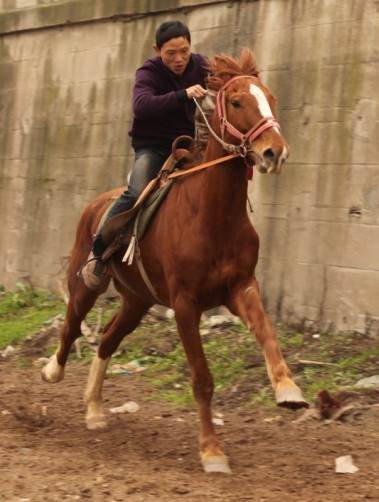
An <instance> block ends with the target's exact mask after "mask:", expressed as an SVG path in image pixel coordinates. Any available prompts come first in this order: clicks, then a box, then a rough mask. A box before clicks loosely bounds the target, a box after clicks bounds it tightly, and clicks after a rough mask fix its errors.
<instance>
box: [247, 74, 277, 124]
mask: <svg viewBox="0 0 379 502" xmlns="http://www.w3.org/2000/svg"><path fill="white" fill-rule="evenodd" d="M250 94H251V95H252V96H254V97H255V99H256V100H257V103H258V108H259V111H260V112H261V115H262V117H272V116H273V113H272V110H271V107H270V104H269V102H268V101H267V98H266V96H265V94H264V92H263V91H262V89H260V88H259V87H258V86H257V85H255V84H250ZM273 129H275V131H276V132H279V130H278V128H277V127H274V128H273Z"/></svg>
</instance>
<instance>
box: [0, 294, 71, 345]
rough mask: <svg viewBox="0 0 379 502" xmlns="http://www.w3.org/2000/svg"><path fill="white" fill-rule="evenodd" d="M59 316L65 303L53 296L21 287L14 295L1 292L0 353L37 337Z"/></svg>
mask: <svg viewBox="0 0 379 502" xmlns="http://www.w3.org/2000/svg"><path fill="white" fill-rule="evenodd" d="M60 313H61V314H63V313H64V303H63V300H60V299H59V298H57V297H56V296H54V295H48V294H46V293H45V292H43V291H39V290H37V289H30V288H28V287H27V286H25V285H24V284H17V285H16V291H9V292H5V291H4V290H2V291H0V323H1V330H0V350H1V349H4V348H5V347H6V346H7V345H14V344H17V343H19V342H21V341H22V340H24V339H25V338H26V337H28V336H32V335H34V334H36V333H38V332H39V331H40V330H41V328H42V327H43V326H44V325H48V324H49V322H51V318H52V317H54V316H56V315H58V314H60Z"/></svg>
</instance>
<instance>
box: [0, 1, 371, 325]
mask: <svg viewBox="0 0 379 502" xmlns="http://www.w3.org/2000/svg"><path fill="white" fill-rule="evenodd" d="M1 9H3V11H4V12H3V13H1ZM176 18H179V19H181V20H183V21H184V22H186V23H187V24H188V25H189V26H190V28H191V31H192V35H193V49H194V50H195V51H198V52H203V53H206V54H209V55H212V54H215V53H219V52H225V53H227V54H230V55H232V56H237V55H238V54H239V51H240V47H241V46H249V47H251V48H252V49H253V50H254V52H255V53H256V56H257V58H258V62H259V65H260V68H261V70H262V72H261V76H262V80H263V81H264V83H266V84H267V85H268V87H269V88H270V89H271V90H272V91H273V92H274V93H275V94H276V95H277V97H278V100H279V105H278V116H279V119H280V122H281V124H282V128H283V132H284V134H285V136H286V138H287V139H288V141H289V143H290V145H291V157H290V162H289V163H288V165H287V167H286V169H285V172H284V174H283V175H282V176H281V177H270V176H262V175H259V174H258V173H256V174H255V177H254V181H253V183H252V184H251V199H252V201H253V205H254V211H255V212H254V214H253V215H252V220H253V222H254V224H255V226H256V227H257V229H258V231H259V234H260V237H261V255H260V256H261V259H260V265H259V271H258V278H259V279H260V283H261V289H262V293H263V296H264V299H265V303H266V305H267V307H268V310H269V312H270V313H271V314H272V315H274V316H275V315H276V316H277V317H278V318H282V319H284V320H287V321H288V320H291V321H295V322H299V321H303V320H305V321H307V322H314V323H317V324H320V325H328V324H330V323H333V324H335V325H336V326H337V328H338V329H342V330H359V331H368V330H369V329H371V331H376V332H377V331H378V326H379V302H378V298H379V257H378V256H379V252H378V251H379V166H378V164H379V162H378V161H379V158H378V157H379V154H378V148H377V138H378V104H377V82H378V81H379V70H378V47H377V43H376V33H377V30H378V4H377V2H374V1H369V0H344V1H342V0H320V1H317V2H315V1H312V0H257V1H240V2H236V1H213V2H212V1H207V2H205V1H204V2H201V1H200V2H194V1H191V0H168V1H164V2H163V1H154V0H144V1H133V0H125V1H119V0H71V1H58V2H47V1H41V0H0V223H1V227H2V239H1V240H0V284H3V285H5V287H7V288H12V287H14V285H15V283H16V282H17V281H21V280H27V279H28V278H29V279H30V280H31V281H32V282H33V283H34V284H36V285H38V286H43V287H48V288H51V289H55V288H56V287H57V278H58V277H60V274H61V268H62V258H63V257H64V256H67V254H68V252H69V249H70V247H71V245H72V242H73V238H74V234H75V225H76V222H77V220H78V217H79V215H80V212H81V210H82V209H83V207H84V206H85V205H86V203H87V202H88V201H89V200H90V199H91V198H93V197H94V196H95V195H97V194H98V193H99V192H101V191H104V190H107V189H109V188H111V187H115V186H118V185H119V184H122V183H123V182H124V181H123V180H124V179H125V178H126V175H127V172H128V170H129V167H130V163H131V161H132V158H133V157H132V151H131V148H130V141H129V138H128V134H127V131H128V128H129V126H130V119H131V113H130V99H131V90H132V85H133V78H134V73H135V70H136V68H137V67H138V66H139V65H140V64H141V63H142V62H143V61H144V60H145V59H146V58H148V57H149V56H150V55H152V50H151V46H152V43H153V37H154V32H155V28H156V27H157V26H158V25H159V24H160V23H161V22H163V21H165V20H167V19H176Z"/></svg>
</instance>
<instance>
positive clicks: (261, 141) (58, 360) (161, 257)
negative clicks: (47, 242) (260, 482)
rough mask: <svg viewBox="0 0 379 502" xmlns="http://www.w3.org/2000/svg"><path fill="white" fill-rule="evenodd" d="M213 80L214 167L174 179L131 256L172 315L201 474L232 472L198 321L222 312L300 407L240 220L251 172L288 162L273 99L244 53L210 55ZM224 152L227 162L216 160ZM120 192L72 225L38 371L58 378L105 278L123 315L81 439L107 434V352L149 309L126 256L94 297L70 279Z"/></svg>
mask: <svg viewBox="0 0 379 502" xmlns="http://www.w3.org/2000/svg"><path fill="white" fill-rule="evenodd" d="M210 71H211V73H210V77H209V87H210V88H211V89H214V90H216V91H218V94H217V97H218V105H217V107H216V109H215V112H214V114H213V117H212V119H211V124H210V126H211V128H212V131H211V134H210V137H209V141H208V145H207V147H206V150H205V153H204V156H203V162H204V163H206V162H208V161H211V160H215V159H221V160H222V161H221V162H220V163H219V164H217V165H213V166H212V167H208V168H206V169H202V170H199V171H197V172H191V173H188V174H186V175H184V176H181V177H179V178H178V179H177V180H176V182H175V183H174V185H173V187H172V189H171V191H170V193H169V194H168V196H167V197H166V199H165V200H164V201H163V203H162V205H161V207H160V209H159V211H158V213H157V214H156V215H155V216H154V218H153V219H152V221H151V222H150V224H149V227H148V229H147V232H146V234H145V236H144V237H143V239H142V241H141V243H140V254H141V257H142V262H143V266H144V269H145V271H146V274H147V276H148V278H149V280H150V282H151V284H152V285H153V286H154V289H155V292H156V295H157V297H158V299H160V303H161V305H164V306H166V307H170V308H171V309H173V310H174V312H175V319H176V323H177V327H178V331H179V335H180V338H181V341H182V343H183V346H184V349H185V352H186V356H187V359H188V364H189V367H190V370H191V378H192V387H193V393H194V397H195V399H196V401H197V404H198V409H199V418H200V455H201V461H202V464H203V467H204V469H205V470H206V471H208V472H209V471H218V472H230V470H229V465H228V460H227V457H226V455H225V454H224V453H223V451H222V449H221V446H220V444H219V441H218V439H217V436H216V434H215V430H214V427H213V424H212V410H211V400H212V395H213V378H212V375H211V373H210V371H209V368H208V364H207V360H206V357H205V354H204V351H203V347H202V343H201V337H200V332H199V323H200V318H201V315H202V313H203V312H204V311H206V310H209V309H213V308H215V307H218V306H221V305H224V306H226V307H227V308H228V309H229V310H230V311H231V312H232V313H233V314H234V315H236V316H239V317H240V318H241V320H242V321H243V323H244V324H245V325H246V326H247V327H248V328H249V330H250V331H251V332H252V333H253V334H254V335H255V337H256V339H257V341H258V343H259V344H260V345H261V347H262V350H263V353H264V357H265V361H266V366H267V372H268V376H269V378H270V380H271V383H272V386H273V389H274V391H275V397H276V401H277V404H278V405H280V406H288V407H295V408H296V407H301V406H307V403H306V402H305V401H304V399H303V397H302V394H301V391H300V389H299V388H298V386H297V385H296V384H295V383H294V382H293V381H292V379H291V373H290V370H289V368H288V366H287V364H286V363H285V361H284V358H283V356H282V353H281V351H280V348H279V346H278V343H277V339H276V334H275V331H274V329H273V327H272V325H271V323H270V321H269V319H268V317H267V315H266V313H265V310H264V307H263V305H262V300H261V298H260V294H259V288H258V282H257V279H256V277H255V273H254V270H255V267H256V264H257V260H258V248H259V239H258V235H257V233H256V231H255V230H254V228H253V226H252V224H251V222H250V219H249V217H248V214H247V186H248V179H247V170H248V168H249V166H250V167H251V166H252V165H253V164H255V165H256V167H257V168H258V170H259V171H260V172H261V173H266V172H268V173H278V174H279V173H281V171H282V168H283V163H284V161H285V159H286V158H287V156H288V145H287V143H286V141H285V140H284V138H283V136H282V135H281V132H280V127H279V124H278V123H277V122H276V119H275V118H274V114H275V111H274V105H275V98H274V97H273V96H272V95H271V94H270V92H269V91H268V89H266V87H264V86H263V84H262V83H261V81H260V79H259V76H258V70H257V67H256V61H255V57H254V56H253V54H252V52H251V51H250V50H249V49H243V50H242V53H241V57H240V60H239V61H236V60H234V59H232V58H229V57H227V56H224V55H221V56H216V57H215V58H214V60H213V62H212V65H211V68H210ZM220 119H221V120H220ZM225 150H227V152H228V153H229V154H230V155H226V157H223V156H225V153H226V152H225ZM225 159H226V160H225ZM122 190H123V189H119V190H116V191H113V192H108V193H106V194H102V195H100V196H99V197H97V198H96V199H94V200H93V201H92V202H91V203H90V204H89V205H88V206H87V207H86V209H85V210H84V212H83V214H82V216H81V219H80V221H79V225H78V229H77V235H76V241H75V244H74V247H73V249H72V252H71V258H70V264H69V268H68V289H69V295H70V296H69V303H68V306H67V313H66V318H65V321H64V325H63V327H62V330H61V332H60V343H59V347H58V349H57V351H56V353H55V355H54V356H52V358H51V359H50V361H49V362H48V364H47V365H46V366H45V367H44V368H43V370H42V376H43V378H44V380H46V381H48V382H58V381H60V380H62V379H63V376H64V368H65V364H66V361H67V358H68V355H69V352H70V347H71V345H72V343H73V342H74V340H75V339H76V338H77V337H79V336H80V335H81V329H80V325H81V322H82V320H83V319H84V317H85V316H86V314H87V313H88V312H89V310H90V309H91V308H92V307H93V305H94V303H95V301H96V298H97V297H98V296H99V295H100V294H101V293H103V292H104V291H105V290H106V289H107V287H108V285H109V281H110V280H111V279H113V281H114V285H115V287H116V289H117V290H118V292H119V293H120V295H121V298H122V305H121V308H120V310H119V311H118V312H117V313H116V314H115V315H114V317H113V318H112V319H111V321H110V322H108V324H107V325H106V326H105V327H104V333H103V335H102V337H101V340H100V344H99V348H98V354H97V356H96V357H95V358H94V361H93V363H92V366H91V369H90V374H89V378H88V383H87V388H86V392H85V402H86V404H87V414H86V422H87V427H88V428H90V429H96V428H100V427H104V426H105V425H106V418H105V414H104V409H103V405H102V386H103V381H104V377H105V374H106V370H107V366H108V363H109V360H110V358H111V356H112V354H113V353H114V352H115V350H116V349H117V347H118V346H119V344H120V342H121V341H122V339H123V338H124V337H125V336H126V335H128V334H130V333H131V332H132V331H133V330H134V329H135V328H136V327H137V326H138V324H139V323H140V321H141V319H142V317H143V316H144V314H146V312H147V311H148V310H149V308H150V307H151V306H152V305H153V304H155V303H157V299H156V298H155V297H154V295H153V294H152V292H151V291H150V289H149V288H148V287H147V286H146V283H145V281H144V280H143V279H142V277H141V274H140V271H139V268H138V266H137V264H136V260H134V261H133V263H132V264H131V265H128V264H126V263H124V262H122V257H123V254H124V253H125V249H126V248H125V247H124V248H123V249H121V250H119V251H117V252H116V253H115V255H114V256H113V257H112V258H111V267H109V272H108V278H107V280H106V281H105V282H104V284H103V286H102V288H101V289H100V290H99V291H91V290H90V289H87V287H86V286H85V285H84V282H83V280H82V279H81V278H79V277H77V272H78V270H79V269H80V267H81V266H82V264H83V262H85V260H86V258H87V256H88V254H89V252H90V250H91V246H92V236H93V234H94V233H95V231H96V228H97V225H98V223H99V220H100V219H101V216H102V214H103V213H104V211H105V209H106V208H107V206H108V204H109V202H108V201H109V197H110V195H112V194H119V193H121V191H122Z"/></svg>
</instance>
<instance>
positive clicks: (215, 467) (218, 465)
mask: <svg viewBox="0 0 379 502" xmlns="http://www.w3.org/2000/svg"><path fill="white" fill-rule="evenodd" d="M202 464H203V467H204V471H205V472H222V473H223V474H231V473H232V471H231V470H230V467H229V462H228V459H227V457H205V458H203V459H202Z"/></svg>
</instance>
